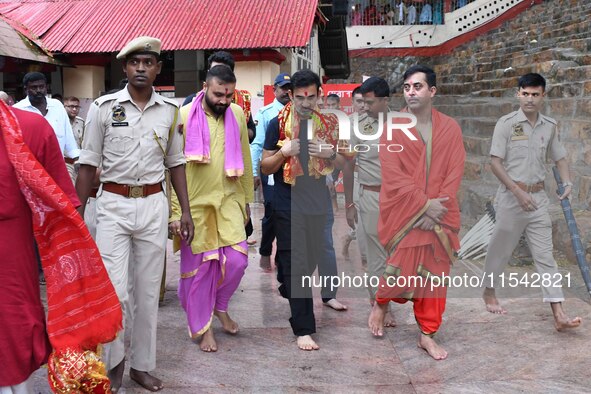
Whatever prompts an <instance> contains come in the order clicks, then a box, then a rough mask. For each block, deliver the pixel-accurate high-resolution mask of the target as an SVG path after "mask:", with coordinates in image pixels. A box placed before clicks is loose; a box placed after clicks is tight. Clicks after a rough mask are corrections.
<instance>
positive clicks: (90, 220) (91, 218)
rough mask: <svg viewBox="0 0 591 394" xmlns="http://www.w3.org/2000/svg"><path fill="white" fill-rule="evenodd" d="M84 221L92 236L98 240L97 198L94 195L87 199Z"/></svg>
mask: <svg viewBox="0 0 591 394" xmlns="http://www.w3.org/2000/svg"><path fill="white" fill-rule="evenodd" d="M84 223H86V227H87V228H88V232H89V233H90V236H91V237H92V238H93V239H95V240H96V198H94V197H89V198H88V199H87V200H86V208H84Z"/></svg>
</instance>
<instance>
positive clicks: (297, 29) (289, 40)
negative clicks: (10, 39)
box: [0, 0, 318, 53]
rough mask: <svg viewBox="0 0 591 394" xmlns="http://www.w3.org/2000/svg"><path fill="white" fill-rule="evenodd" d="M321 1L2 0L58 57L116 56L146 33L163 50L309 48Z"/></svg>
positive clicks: (1, 6)
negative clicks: (103, 53)
mask: <svg viewBox="0 0 591 394" xmlns="http://www.w3.org/2000/svg"><path fill="white" fill-rule="evenodd" d="M317 6H318V0H217V1H215V2H212V1H211V0H20V1H18V0H3V1H0V15H3V16H4V17H6V18H8V19H11V20H13V21H15V22H17V23H20V24H22V25H24V26H25V27H26V28H27V29H28V30H29V31H30V33H32V35H33V36H36V37H39V38H40V39H41V41H42V42H43V44H44V46H45V47H46V48H47V49H49V50H50V51H52V52H63V53H84V52H117V51H119V50H120V49H121V48H122V47H123V46H124V45H125V44H126V43H127V42H128V41H130V40H131V39H133V38H134V37H137V36H140V35H150V36H154V37H158V38H160V39H161V40H162V49H163V50H197V49H201V50H203V49H246V48H285V47H303V46H306V45H307V43H308V40H309V39H310V32H311V30H312V25H313V23H314V16H315V13H316V9H317Z"/></svg>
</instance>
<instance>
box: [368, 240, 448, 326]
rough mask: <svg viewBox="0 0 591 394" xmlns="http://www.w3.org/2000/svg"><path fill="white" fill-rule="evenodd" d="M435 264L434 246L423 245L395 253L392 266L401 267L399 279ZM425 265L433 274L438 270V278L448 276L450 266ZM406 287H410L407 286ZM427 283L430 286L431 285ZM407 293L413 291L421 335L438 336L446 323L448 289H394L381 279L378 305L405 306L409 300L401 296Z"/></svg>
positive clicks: (412, 287) (377, 295)
mask: <svg viewBox="0 0 591 394" xmlns="http://www.w3.org/2000/svg"><path fill="white" fill-rule="evenodd" d="M434 261H435V259H434V256H433V248H432V247H431V245H424V246H418V247H414V248H402V249H396V252H394V254H393V255H392V257H391V258H390V259H389V264H390V265H393V266H395V267H400V268H401V273H400V277H405V278H408V277H410V276H414V275H416V272H417V267H418V266H419V264H425V262H434ZM425 265H427V266H428V267H430V268H432V269H434V270H435V269H436V271H437V272H434V274H436V275H438V276H442V275H446V276H449V270H450V266H449V264H445V263H444V264H437V265H436V268H434V267H432V265H431V264H428V263H427V264H425ZM398 283H400V286H402V285H403V284H404V283H403V281H402V280H401V281H400V282H398ZM406 283H407V284H408V282H406ZM426 283H427V284H428V283H429V282H426ZM435 284H439V283H435ZM408 291H413V298H412V301H413V311H414V314H415V319H416V321H417V324H418V325H419V327H420V329H421V332H423V333H424V334H426V335H430V334H434V333H436V332H437V331H438V330H439V326H440V325H441V322H442V320H443V312H445V301H446V296H447V287H445V286H433V287H431V286H426V287H419V288H415V287H414V286H411V285H407V286H405V287H398V288H392V287H388V282H387V281H386V279H385V278H383V277H382V278H380V285H379V286H378V292H377V294H376V302H377V303H378V304H387V303H388V302H390V301H394V302H397V303H399V304H404V303H406V302H407V301H409V300H408V299H406V298H402V297H400V295H401V294H403V293H406V292H408Z"/></svg>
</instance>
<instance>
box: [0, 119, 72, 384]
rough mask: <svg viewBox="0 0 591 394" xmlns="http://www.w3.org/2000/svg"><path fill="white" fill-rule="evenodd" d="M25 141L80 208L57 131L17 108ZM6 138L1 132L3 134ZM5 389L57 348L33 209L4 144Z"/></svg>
mask: <svg viewBox="0 0 591 394" xmlns="http://www.w3.org/2000/svg"><path fill="white" fill-rule="evenodd" d="M12 111H13V112H14V114H15V116H16V118H17V119H18V121H19V123H20V125H21V128H22V131H23V139H24V141H25V143H26V144H27V145H28V146H29V148H30V149H31V152H32V153H33V155H35V157H36V158H37V160H38V161H39V162H40V163H41V164H42V165H43V166H44V167H45V169H46V170H47V172H48V173H49V174H50V175H51V176H52V178H53V179H54V180H55V181H56V183H57V184H58V185H59V186H60V187H61V188H62V190H63V191H64V193H66V194H67V196H68V197H69V198H70V201H72V203H73V204H74V205H76V206H78V205H80V202H79V201H78V197H77V196H76V190H74V185H73V184H72V180H71V179H70V176H69V175H68V171H67V170H66V166H65V164H64V158H63V156H62V154H61V151H60V147H59V144H58V142H57V139H56V137H55V133H54V132H53V129H52V128H51V126H50V125H49V123H47V122H45V121H39V119H38V118H41V116H40V115H37V114H33V113H31V112H26V111H21V110H18V109H15V108H13V109H12ZM0 134H1V133H0ZM0 180H1V182H2V186H1V187H0V201H2V204H0V256H1V260H0V264H1V265H0V266H1V267H2V269H0V283H1V284H2V285H1V286H0V322H1V324H0V348H1V349H3V351H2V352H0V365H2V368H0V386H11V385H15V384H18V383H21V382H23V381H24V380H26V379H27V378H28V377H29V375H31V373H33V372H34V371H35V370H37V369H38V368H39V367H40V366H41V365H42V364H44V363H45V362H47V357H48V356H49V353H50V352H51V346H50V344H49V340H48V337H47V333H46V328H45V312H44V310H43V305H42V304H41V299H40V296H39V272H38V268H37V260H36V258H35V250H34V238H33V219H32V215H31V209H30V208H29V205H28V204H27V201H26V200H25V197H24V196H23V194H21V193H20V187H19V184H18V181H17V178H16V174H15V172H14V169H13V167H12V164H11V163H10V161H9V160H8V156H7V153H6V149H5V147H4V144H3V143H1V142H0Z"/></svg>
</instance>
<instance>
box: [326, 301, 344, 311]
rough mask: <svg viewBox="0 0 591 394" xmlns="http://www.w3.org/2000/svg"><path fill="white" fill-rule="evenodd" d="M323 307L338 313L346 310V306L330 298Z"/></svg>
mask: <svg viewBox="0 0 591 394" xmlns="http://www.w3.org/2000/svg"><path fill="white" fill-rule="evenodd" d="M324 305H325V306H327V307H329V308H332V309H334V310H335V311H339V312H344V311H346V310H347V305H343V304H341V303H340V302H339V301H338V300H337V299H336V298H331V299H330V300H328V301H326V302H325V303H324Z"/></svg>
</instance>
